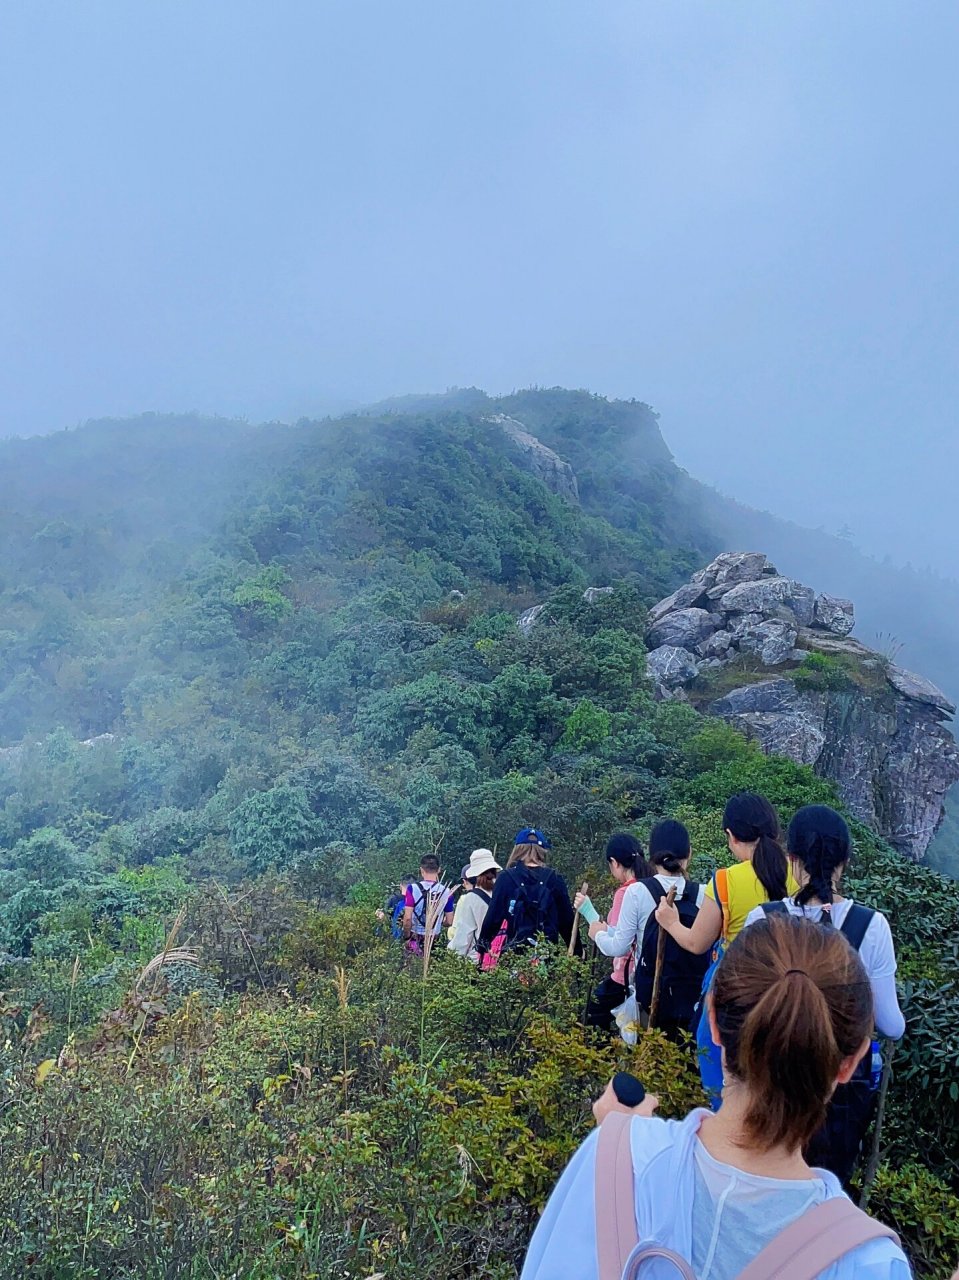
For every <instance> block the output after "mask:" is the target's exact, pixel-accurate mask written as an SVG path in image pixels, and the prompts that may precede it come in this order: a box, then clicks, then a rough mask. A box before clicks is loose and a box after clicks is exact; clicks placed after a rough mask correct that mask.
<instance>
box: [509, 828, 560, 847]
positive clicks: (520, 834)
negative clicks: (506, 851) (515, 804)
mask: <svg viewBox="0 0 959 1280" xmlns="http://www.w3.org/2000/svg"><path fill="white" fill-rule="evenodd" d="M513 844H538V845H539V847H540V848H541V849H552V847H553V846H552V845H551V844H550V842H549V841H548V840H547V838H546V836H544V835H543V833H542V831H537V830H536V828H535V827H524V828H523V830H522V831H517V833H516V839H515V840H514V841H513Z"/></svg>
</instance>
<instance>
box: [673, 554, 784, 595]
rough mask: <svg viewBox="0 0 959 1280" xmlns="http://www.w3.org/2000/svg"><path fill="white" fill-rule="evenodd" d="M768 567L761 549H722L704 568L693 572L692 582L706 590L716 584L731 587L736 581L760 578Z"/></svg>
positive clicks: (751, 580) (749, 580)
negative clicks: (696, 572)
mask: <svg viewBox="0 0 959 1280" xmlns="http://www.w3.org/2000/svg"><path fill="white" fill-rule="evenodd" d="M768 567H769V561H768V560H767V559H766V557H765V556H764V555H763V553H762V552H761V551H724V552H723V554H722V555H720V556H717V557H716V559H715V560H714V561H713V562H712V563H711V564H708V565H707V566H706V568H705V569H700V571H699V573H698V574H694V576H693V582H698V583H699V584H700V585H701V586H702V587H704V588H705V589H707V590H708V589H710V588H712V587H718V586H727V587H732V586H735V585H736V583H738V582H753V581H755V580H756V579H757V578H761V577H762V576H763V574H764V573H766V571H767V569H768ZM774 572H775V570H774Z"/></svg>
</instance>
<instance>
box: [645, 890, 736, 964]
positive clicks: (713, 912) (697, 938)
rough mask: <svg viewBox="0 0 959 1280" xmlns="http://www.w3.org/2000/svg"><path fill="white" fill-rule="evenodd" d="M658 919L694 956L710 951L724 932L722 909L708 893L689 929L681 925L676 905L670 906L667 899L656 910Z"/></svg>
mask: <svg viewBox="0 0 959 1280" xmlns="http://www.w3.org/2000/svg"><path fill="white" fill-rule="evenodd" d="M656 919H657V921H658V922H659V923H660V924H661V925H662V926H663V928H664V929H665V930H666V932H667V933H668V934H669V936H670V937H671V938H672V939H673V940H674V941H675V942H678V943H679V945H680V946H681V947H682V948H683V950H684V951H691V952H692V953H693V955H694V956H701V955H702V954H703V952H704V951H708V950H709V948H710V947H711V946H712V945H713V943H714V942H715V941H716V939H717V938H718V937H719V935H720V934H721V933H722V931H723V913H722V908H721V907H720V906H719V904H718V903H717V902H716V900H715V898H712V897H710V895H709V894H708V893H706V894H705V895H704V897H703V905H702V906H701V907H700V908H699V914H698V915H697V917H696V919H695V920H694V921H693V923H692V926H691V927H690V928H689V929H687V928H686V926H685V925H684V924H682V923H681V921H680V919H679V912H678V911H677V910H676V906H675V904H673V905H672V906H670V905H669V903H667V901H666V899H665V898H663V900H662V902H660V904H659V906H658V907H657V908H656Z"/></svg>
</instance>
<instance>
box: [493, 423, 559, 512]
mask: <svg viewBox="0 0 959 1280" xmlns="http://www.w3.org/2000/svg"><path fill="white" fill-rule="evenodd" d="M487 421H488V422H492V423H495V424H496V426H498V427H499V428H500V429H501V430H502V432H503V433H504V435H505V436H506V437H507V438H508V439H509V440H510V441H511V442H512V443H513V445H514V446H515V452H516V461H517V465H518V466H520V467H522V469H523V470H524V471H528V472H529V473H530V474H531V475H534V476H535V477H536V478H537V480H542V482H543V484H545V485H546V487H547V489H550V490H552V492H553V493H556V494H558V495H559V496H560V497H561V498H568V499H569V500H570V502H578V501H579V485H578V483H577V481H576V473H575V472H574V471H573V468H572V467H571V466H570V465H569V463H568V462H567V461H566V460H565V458H561V457H560V456H559V454H558V453H555V452H554V451H553V450H552V449H550V448H549V446H548V445H545V444H543V442H542V440H537V439H536V437H535V436H534V435H531V434H530V433H529V432H528V431H527V430H526V428H525V427H524V426H523V424H522V422H519V421H517V419H516V418H510V417H508V416H507V414H505V413H496V414H493V416H492V417H490V418H488V419H487Z"/></svg>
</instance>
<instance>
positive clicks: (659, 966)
mask: <svg viewBox="0 0 959 1280" xmlns="http://www.w3.org/2000/svg"><path fill="white" fill-rule="evenodd" d="M675 897H676V886H675V885H673V887H672V888H671V889H670V891H669V893H667V895H666V897H665V899H664V901H665V902H666V905H667V906H669V907H671V906H672V905H673V901H674V899H675ZM665 951H666V930H665V929H664V928H663V926H662V925H660V926H659V937H658V938H657V939H656V968H655V970H654V971H653V994H652V997H651V999H650V1001H649V1023H648V1027H655V1025H656V1014H657V1013H658V1012H659V986H660V982H661V981H662V977H663V955H664V953H665Z"/></svg>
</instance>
